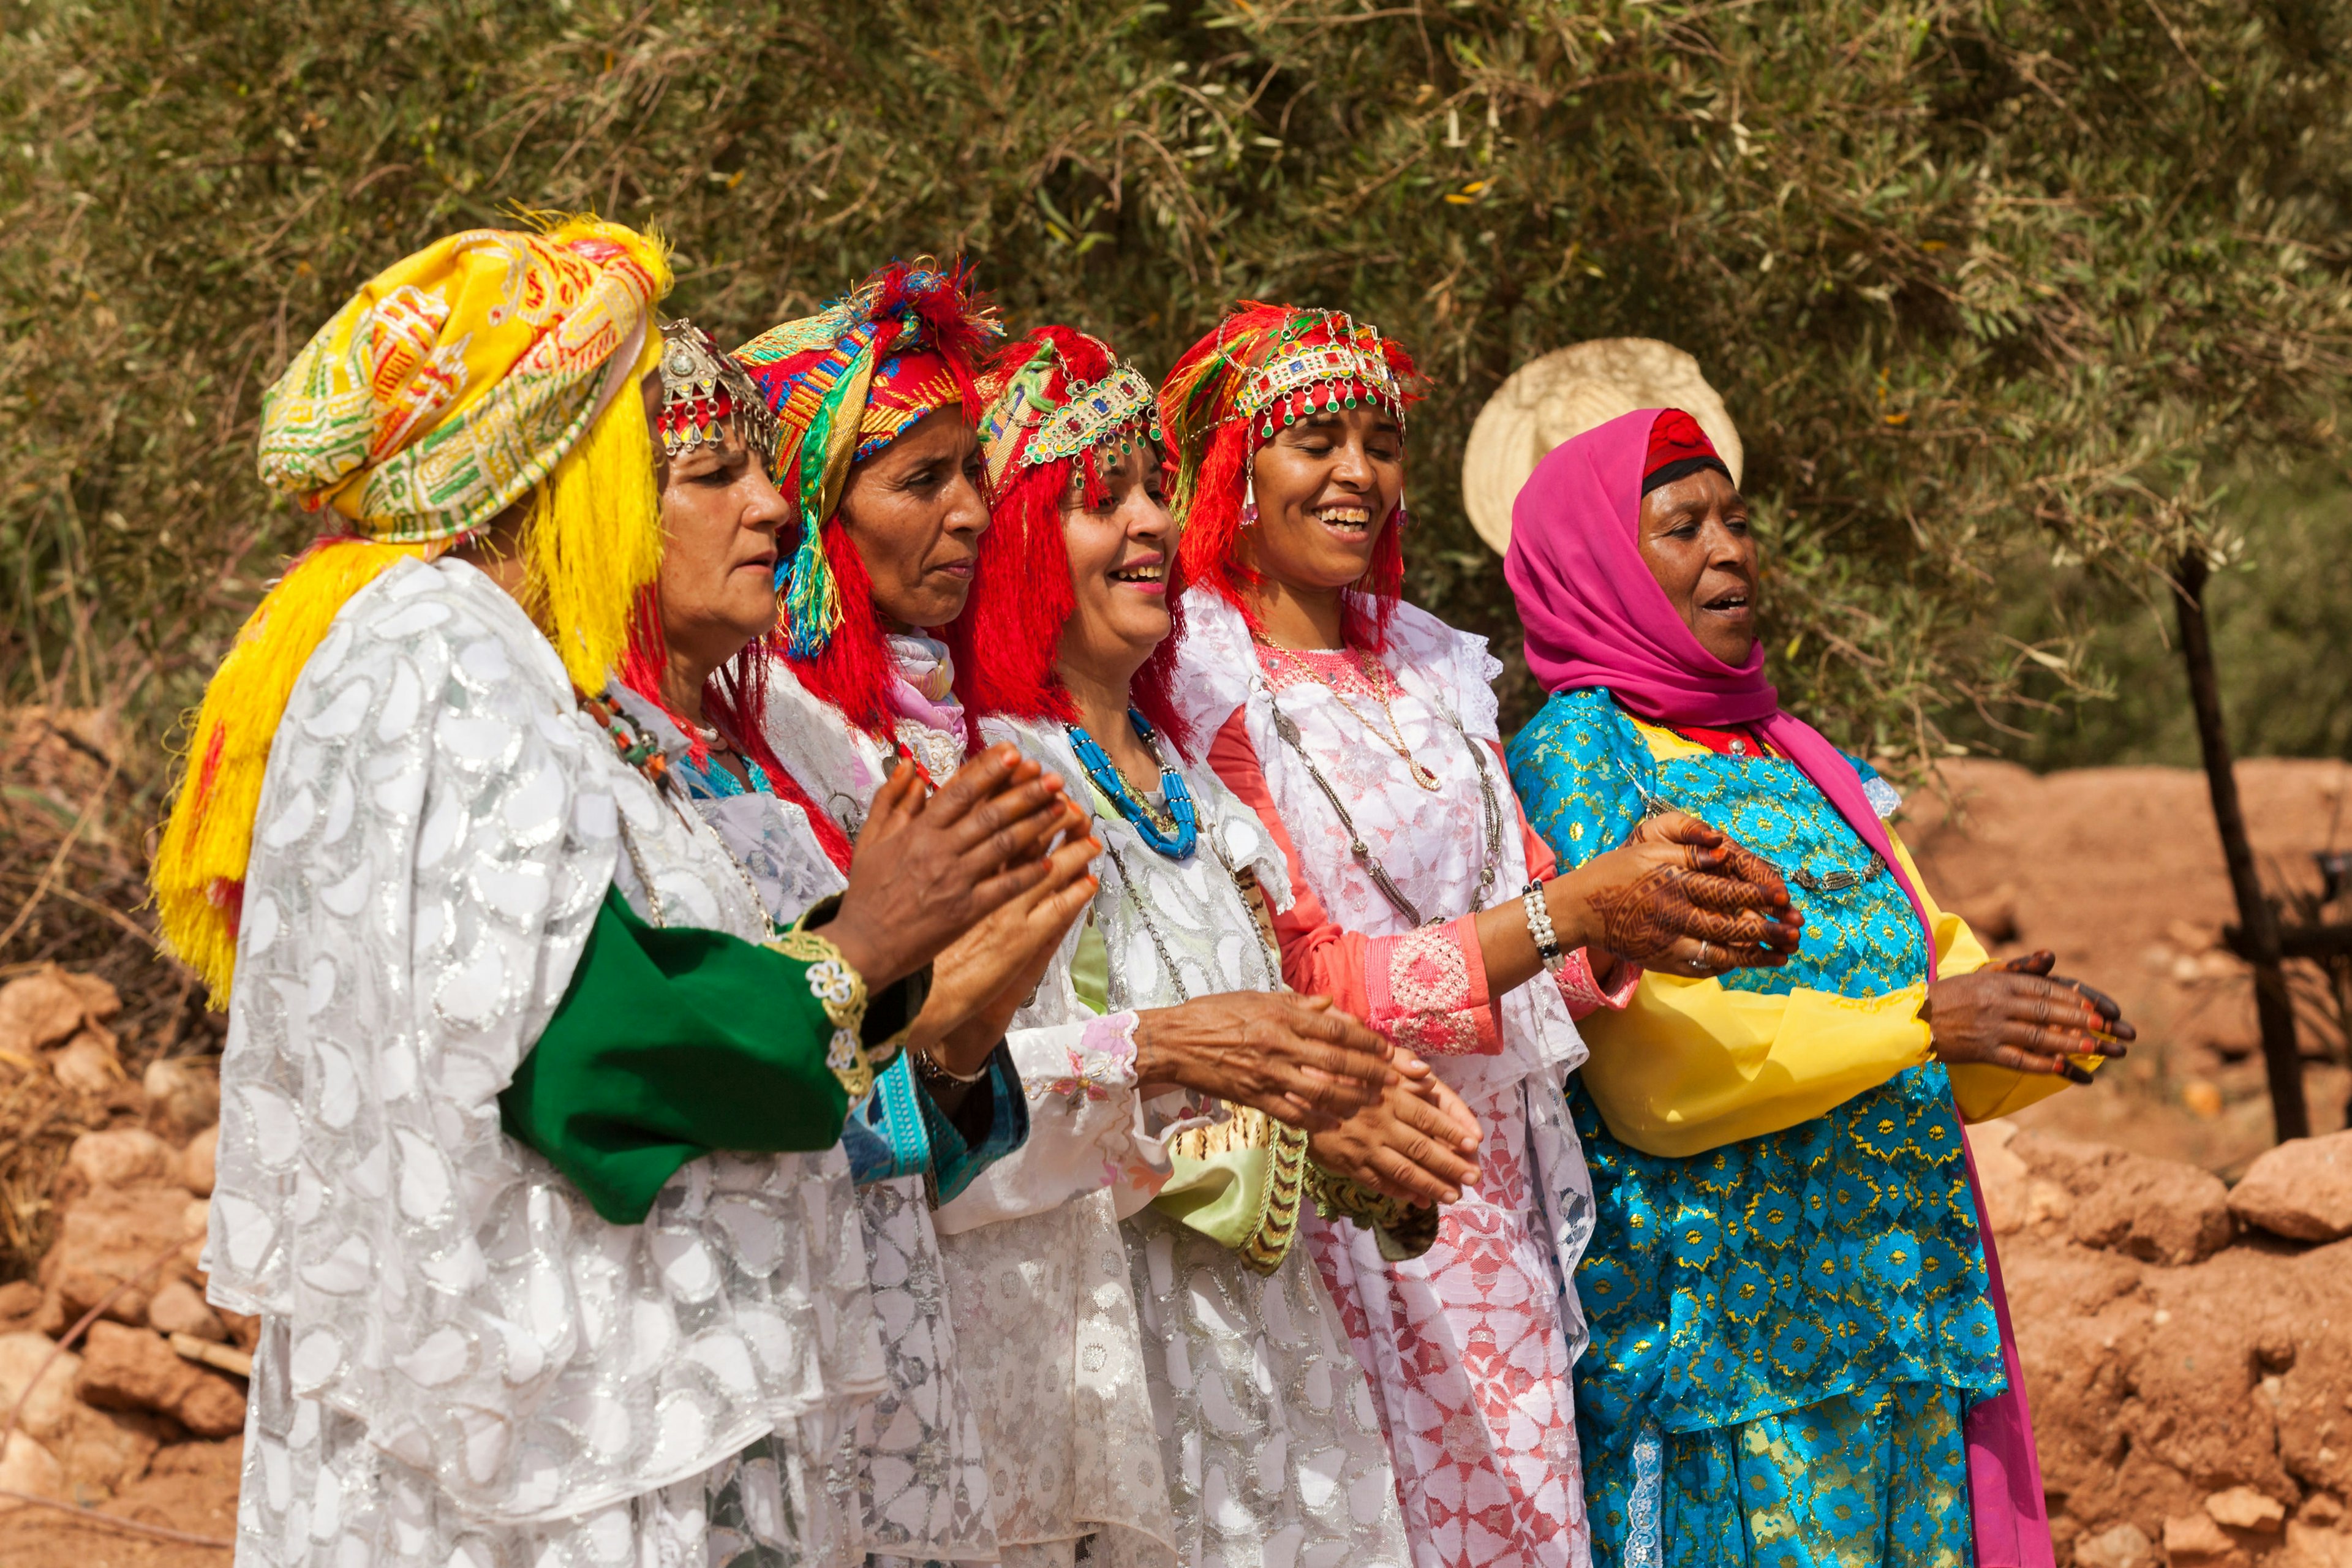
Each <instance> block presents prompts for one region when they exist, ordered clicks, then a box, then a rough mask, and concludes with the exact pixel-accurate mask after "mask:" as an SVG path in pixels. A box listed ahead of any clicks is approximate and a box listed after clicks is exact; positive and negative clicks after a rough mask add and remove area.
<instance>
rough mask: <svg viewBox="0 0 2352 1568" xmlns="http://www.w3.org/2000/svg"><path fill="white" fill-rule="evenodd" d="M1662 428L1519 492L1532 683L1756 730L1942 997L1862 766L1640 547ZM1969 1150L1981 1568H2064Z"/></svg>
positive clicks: (1605, 428)
mask: <svg viewBox="0 0 2352 1568" xmlns="http://www.w3.org/2000/svg"><path fill="white" fill-rule="evenodd" d="M1661 412H1662V410H1659V409H1655V408H1644V409H1640V410H1637V411H1635V412H1634V413H1632V414H1628V415H1626V416H1623V417H1622V418H1618V419H1612V420H1611V421H1610V422H1609V423H1608V424H1606V425H1602V426H1599V427H1598V428H1596V429H1592V430H1588V431H1586V432H1585V433H1584V434H1583V435H1581V436H1579V437H1576V438H1575V439H1574V440H1572V441H1569V442H1567V443H1565V444H1563V445H1561V446H1559V447H1554V448H1553V449H1552V451H1551V453H1550V455H1549V456H1548V457H1546V458H1544V460H1543V461H1542V462H1540V463H1538V464H1537V465H1536V471H1535V473H1534V474H1533V475H1532V476H1530V477H1529V478H1528V482H1527V484H1526V486H1525V487H1524V488H1522V489H1520V491H1519V499H1518V502H1517V505H1515V506H1514V507H1513V508H1512V509H1511V547H1510V550H1509V552H1508V553H1507V554H1506V555H1505V557H1504V559H1503V575H1504V577H1505V578H1506V579H1507V581H1508V582H1509V583H1510V584H1511V592H1512V593H1513V594H1514V595H1517V599H1518V603H1519V619H1520V621H1521V622H1522V623H1523V624H1524V625H1525V626H1527V632H1528V641H1527V648H1528V668H1529V669H1531V670H1533V671H1534V672H1535V676H1536V679H1538V680H1540V681H1542V682H1543V685H1544V689H1545V690H1547V691H1570V690H1576V689H1580V688H1583V687H1588V686H1603V687H1607V688H1608V689H1610V690H1611V691H1612V692H1613V693H1615V694H1616V696H1617V699H1618V700H1619V701H1621V702H1622V703H1623V704H1624V705H1625V706H1626V707H1628V708H1630V709H1632V710H1633V711H1634V712H1636V713H1639V714H1641V715H1642V716H1643V718H1645V719H1649V720H1652V721H1655V722H1659V723H1665V724H1696V725H1703V726H1706V727H1707V728H1710V729H1719V728H1722V727H1724V726H1727V725H1734V724H1752V725H1754V726H1755V727H1756V730H1757V732H1758V733H1759V734H1760V735H1761V736H1762V737H1763V738H1764V740H1765V742H1767V743H1769V745H1771V746H1772V747H1773V748H1774V749H1776V750H1777V751H1779V752H1780V754H1781V755H1782V756H1784V757H1787V758H1788V759H1789V760H1790V762H1792V763H1796V764H1797V766H1798V767H1799V768H1800V769H1801V770H1802V771H1803V773H1804V775H1805V776H1806V777H1807V778H1809V779H1811V781H1812V782H1813V785H1814V787H1815V788H1817V789H1819V790H1820V791H1821V792H1822V795H1824V796H1826V797H1827V798H1828V800H1829V803H1830V804H1831V805H1832V806H1834V807H1836V809H1837V814H1838V815H1839V816H1842V817H1843V818H1845V820H1846V824H1847V826H1851V827H1852V828H1853V830H1854V832H1855V833H1856V834H1858V835H1859V836H1860V837H1861V838H1862V841H1863V842H1864V844H1867V845H1869V846H1870V847H1872V848H1873V849H1874V850H1876V851H1877V852H1878V854H1879V856H1880V857H1881V858H1883V859H1885V862H1886V868H1887V870H1888V871H1889V872H1891V873H1892V874H1893V875H1894V876H1895V880H1896V883H1897V885H1898V886H1900V887H1901V888H1902V889H1903V894H1904V897H1905V898H1906V899H1908V900H1910V902H1911V909H1912V912H1913V913H1915V914H1916V915H1917V916H1918V918H1919V927H1920V931H1922V933H1923V934H1924V935H1925V937H1926V939H1927V978H1928V980H1929V981H1930V982H1931V983H1932V982H1933V981H1934V979H1935V977H1936V933H1935V928H1934V927H1933V925H1932V924H1930V922H1929V921H1928V919H1927V907H1926V905H1925V904H1924V903H1922V902H1921V900H1920V898H1919V892H1918V889H1916V888H1914V887H1913V886H1912V885H1911V879H1910V878H1908V877H1906V876H1905V875H1904V873H1903V868H1902V865H1901V864H1900V863H1899V862H1898V861H1897V860H1896V859H1895V847H1894V844H1893V841H1892V840H1891V839H1889V838H1888V837H1887V833H1886V829H1885V826H1884V825H1882V824H1881V823H1880V822H1879V820H1878V813H1877V812H1876V811H1874V810H1873V809H1872V807H1871V804H1870V800H1869V797H1868V796H1867V795H1864V793H1863V788H1862V781H1861V780H1860V779H1859V778H1858V777H1856V776H1855V774H1854V771H1853V766H1852V765H1851V764H1850V763H1847V762H1846V760H1845V758H1844V757H1843V756H1842V755H1841V754H1839V752H1838V750H1837V748H1836V747H1834V746H1832V745H1831V744H1830V743H1829V742H1828V741H1827V740H1825V739H1823V738H1822V734H1821V732H1820V731H1817V730H1815V729H1814V728H1813V727H1812V726H1811V724H1808V723H1806V722H1805V721H1803V720H1801V719H1799V718H1798V717H1796V716H1795V715H1794V714H1791V713H1784V712H1782V711H1781V710H1780V696H1779V693H1777V692H1776V691H1775V690H1774V689H1773V688H1772V683H1771V682H1770V681H1769V680H1766V679H1764V647H1763V644H1762V643H1760V642H1759V643H1758V644H1757V646H1756V647H1754V648H1753V649H1752V650H1750V652H1749V654H1748V661H1747V662H1746V663H1745V664H1743V665H1740V666H1739V667H1738V668H1733V667H1732V666H1730V665H1727V664H1726V663H1724V662H1723V661H1722V660H1721V659H1719V658H1716V657H1715V656H1714V655H1713V654H1711V653H1709V652H1707V651H1706V648H1704V647H1700V646H1699V641H1698V638H1697V637H1695V636H1693V635H1692V633H1691V629H1690V628H1689V627H1688V626H1685V625H1684V624H1683V619H1682V617H1681V616H1678V615H1676V614H1675V609H1674V606H1673V605H1671V604H1669V603H1667V601H1666V595H1665V592H1664V590H1663V589H1661V588H1660V587H1659V586H1658V583H1657V579H1656V578H1654V577H1653V576H1652V575H1651V574H1650V568H1649V566H1648V564H1647V563H1644V562H1643V559H1642V552H1641V548H1640V546H1639V544H1638V542H1637V538H1636V531H1637V527H1638V524H1639V521H1640V516H1641V509H1642V479H1643V471H1642V470H1643V461H1644V459H1645V458H1646V457H1647V455H1648V452H1649V445H1650V426H1652V425H1653V424H1654V423H1655V422H1656V420H1657V417H1658V415H1659V414H1660V413H1661ZM1961 1149H1962V1154H1963V1157H1964V1158H1965V1159H1966V1162H1967V1167H1968V1173H1969V1195H1970V1196H1971V1197H1972V1198H1973V1199H1974V1200H1975V1203H1976V1210H1977V1228H1978V1232H1979V1236H1980V1237H1982V1239H1983V1243H1984V1258H1985V1285H1986V1289H1985V1294H1986V1296H1987V1297H1988V1298H1989V1299H1990V1300H1991V1302H1992V1306H1993V1312H1994V1314H1995V1316H1996V1318H1997V1319H1998V1321H1999V1322H2000V1339H2001V1362H2002V1365H2003V1366H2004V1368H2005V1369H2006V1370H2007V1372H2008V1374H2009V1386H2008V1388H2007V1389H2005V1390H2003V1391H2002V1392H2001V1393H2000V1394H1996V1395H1994V1396H1993V1397H1992V1398H1990V1399H1987V1400H1983V1401H1981V1402H1980V1403H1979V1404H1977V1405H1972V1406H1970V1407H1969V1411H1968V1414H1967V1416H1966V1420H1965V1423H1964V1425H1965V1428H1966V1435H1967V1438H1968V1445H1969V1512H1970V1515H1971V1522H1972V1523H1973V1525H1974V1526H1975V1536H1976V1561H1977V1563H1978V1564H1979V1568H2054V1564H2055V1563H2056V1554H2055V1552H2053V1549H2052V1545H2051V1541H2050V1520H2049V1514H2048V1512H2047V1510H2046V1506H2045V1504H2044V1503H2043V1501H2042V1467H2041V1464H2040V1461H2039V1459H2038V1458H2037V1456H2036V1455H2035V1453H2034V1448H2033V1422H2032V1413H2031V1412H2030V1411H2029V1410H2028V1409H2027V1407H2026V1403H2025V1373H2024V1369H2023V1368H2022V1367H2021V1366H2020V1365H2019V1364H2018V1360H2017V1348H2016V1347H2017V1336H2016V1334H2015V1333H2014V1332H2013V1331H2012V1330H2011V1326H2010V1321H2009V1300H2008V1296H2007V1293H2006V1292H2005V1291H2004V1290H2003V1289H2002V1288H2001V1279H2000V1258H1998V1257H1997V1256H1996V1255H1995V1253H1994V1250H1993V1239H1992V1223H1991V1218H1990V1215H1988V1214H1987V1213H1986V1212H1985V1205H1984V1194H1983V1191H1982V1189H1981V1188H1980V1187H1979V1185H1978V1183H1977V1172H1976V1159H1975V1156H1974V1154H1973V1153H1972V1152H1969V1150H1968V1148H1967V1141H1966V1140H1965V1139H1964V1140H1962V1144H1961Z"/></svg>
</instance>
